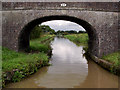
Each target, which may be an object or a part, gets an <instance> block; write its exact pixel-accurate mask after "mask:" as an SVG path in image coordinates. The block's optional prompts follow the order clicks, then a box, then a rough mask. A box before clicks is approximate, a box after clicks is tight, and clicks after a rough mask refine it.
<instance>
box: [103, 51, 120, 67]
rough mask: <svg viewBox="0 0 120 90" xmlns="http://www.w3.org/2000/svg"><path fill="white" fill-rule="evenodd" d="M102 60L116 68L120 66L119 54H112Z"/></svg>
mask: <svg viewBox="0 0 120 90" xmlns="http://www.w3.org/2000/svg"><path fill="white" fill-rule="evenodd" d="M102 59H104V60H107V61H109V62H111V63H113V64H114V65H115V66H117V67H118V66H120V61H119V59H120V55H119V52H115V53H111V54H108V55H106V56H103V57H102Z"/></svg>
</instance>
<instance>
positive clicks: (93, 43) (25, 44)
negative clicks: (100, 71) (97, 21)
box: [18, 15, 99, 56]
mask: <svg viewBox="0 0 120 90" xmlns="http://www.w3.org/2000/svg"><path fill="white" fill-rule="evenodd" d="M51 20H67V21H71V22H75V23H77V24H79V25H81V26H82V27H83V28H84V29H85V30H86V32H87V33H88V36H89V41H88V50H89V52H90V53H91V54H93V55H95V56H99V53H98V45H97V44H98V42H97V41H98V38H97V34H96V30H95V29H94V28H93V27H92V26H91V25H90V24H89V23H88V22H86V21H84V20H82V19H79V18H76V17H72V16H64V15H57V16H46V17H41V18H38V19H35V20H33V21H31V22H29V23H28V24H27V25H26V26H25V27H24V28H23V30H22V31H21V33H20V35H19V38H18V40H19V41H18V48H19V51H23V50H25V49H27V48H29V41H30V40H29V37H30V32H31V31H32V29H33V28H34V27H35V26H36V25H38V24H41V23H43V22H46V21H51Z"/></svg>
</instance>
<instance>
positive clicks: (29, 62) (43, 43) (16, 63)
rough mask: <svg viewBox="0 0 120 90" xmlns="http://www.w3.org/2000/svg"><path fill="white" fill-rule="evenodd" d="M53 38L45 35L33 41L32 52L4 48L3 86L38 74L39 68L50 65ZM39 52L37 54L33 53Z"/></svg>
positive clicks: (31, 43)
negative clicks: (35, 73)
mask: <svg viewBox="0 0 120 90" xmlns="http://www.w3.org/2000/svg"><path fill="white" fill-rule="evenodd" d="M52 38H53V36H51V35H44V36H42V37H41V38H38V39H34V40H31V42H30V52H29V53H23V52H15V51H12V50H9V49H7V48H4V47H2V71H3V74H2V85H3V87H4V86H5V84H6V83H9V82H17V81H20V80H21V79H22V78H25V77H26V76H29V75H31V74H33V73H34V72H36V71H37V70H38V69H39V68H41V67H43V66H46V65H49V63H48V62H49V56H48V52H49V50H51V48H50V45H49V43H50V41H51V40H52ZM33 51H37V53H31V52H33Z"/></svg>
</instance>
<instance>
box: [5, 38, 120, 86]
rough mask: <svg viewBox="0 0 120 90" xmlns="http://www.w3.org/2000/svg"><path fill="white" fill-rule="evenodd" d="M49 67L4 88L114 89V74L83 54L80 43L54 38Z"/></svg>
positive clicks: (116, 79)
mask: <svg viewBox="0 0 120 90" xmlns="http://www.w3.org/2000/svg"><path fill="white" fill-rule="evenodd" d="M51 47H52V48H53V51H52V54H53V55H52V57H51V60H50V63H51V64H52V65H51V66H49V67H43V68H41V69H40V70H38V72H37V73H35V74H33V75H31V76H30V77H28V78H26V79H24V80H22V81H21V82H17V83H10V84H8V85H7V86H6V88H118V77H117V76H116V75H113V74H111V73H110V72H108V71H106V70H104V69H103V68H101V67H100V66H98V65H97V64H96V63H94V62H93V61H92V60H86V58H85V57H84V56H83V53H84V51H83V46H77V45H76V44H74V43H73V42H71V41H69V40H68V39H65V38H57V37H55V39H54V41H52V42H51Z"/></svg>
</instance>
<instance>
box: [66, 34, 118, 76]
mask: <svg viewBox="0 0 120 90" xmlns="http://www.w3.org/2000/svg"><path fill="white" fill-rule="evenodd" d="M64 37H65V38H67V39H69V40H70V41H72V42H74V43H75V44H77V45H78V46H79V45H83V46H85V48H84V50H85V51H86V57H88V58H90V59H91V60H93V61H94V62H96V63H97V64H98V65H100V66H101V67H102V68H104V69H106V70H108V71H110V72H111V73H113V74H115V75H118V76H120V62H119V61H118V59H119V52H115V54H114V53H112V54H110V55H107V56H103V57H102V58H98V57H96V56H93V55H91V54H90V53H89V51H88V43H87V42H88V35H87V33H83V34H71V35H65V36H64ZM113 54H114V55H113Z"/></svg>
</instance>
